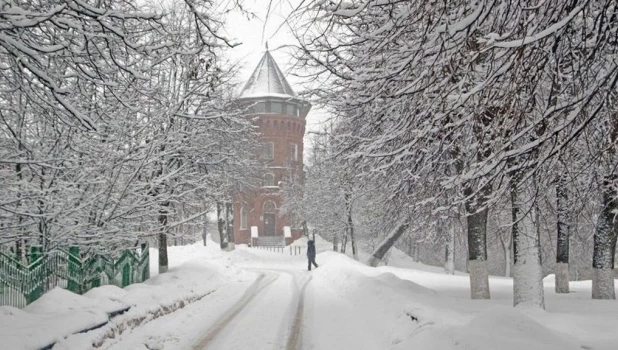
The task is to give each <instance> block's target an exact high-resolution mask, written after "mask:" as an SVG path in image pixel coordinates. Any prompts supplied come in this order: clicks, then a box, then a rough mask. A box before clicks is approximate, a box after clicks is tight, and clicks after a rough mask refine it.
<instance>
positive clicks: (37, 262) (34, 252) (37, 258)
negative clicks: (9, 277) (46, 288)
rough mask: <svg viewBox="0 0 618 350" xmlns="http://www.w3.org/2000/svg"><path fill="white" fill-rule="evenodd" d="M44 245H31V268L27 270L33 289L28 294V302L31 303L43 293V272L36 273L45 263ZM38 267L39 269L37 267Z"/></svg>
mask: <svg viewBox="0 0 618 350" xmlns="http://www.w3.org/2000/svg"><path fill="white" fill-rule="evenodd" d="M42 257H43V247H42V246H31V247H30V266H29V267H30V268H29V269H28V271H27V274H28V276H27V279H28V280H29V283H28V284H30V285H31V288H32V289H31V290H28V291H27V294H26V304H30V303H31V302H33V301H35V300H37V299H38V298H39V297H40V296H41V295H42V294H43V275H44V274H43V273H40V271H38V272H39V273H36V272H37V270H41V268H39V267H40V266H41V265H43V260H42V259H41V258H42ZM37 268H38V269H37Z"/></svg>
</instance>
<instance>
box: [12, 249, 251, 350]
mask: <svg viewBox="0 0 618 350" xmlns="http://www.w3.org/2000/svg"><path fill="white" fill-rule="evenodd" d="M209 243H211V244H210V245H209V246H208V247H204V246H203V245H201V242H200V243H196V244H194V245H190V246H181V247H170V248H169V250H168V254H169V257H170V263H171V264H170V265H171V266H170V269H169V271H168V273H165V274H161V275H159V274H158V273H157V266H156V261H157V251H156V250H155V249H152V250H151V252H150V253H151V263H152V262H155V264H154V265H151V276H153V277H152V278H150V279H149V280H147V281H146V282H144V283H137V284H133V285H130V286H127V287H125V288H124V289H122V288H118V287H116V286H111V285H106V286H102V287H98V288H94V289H92V290H90V291H88V292H87V293H85V294H84V295H83V296H80V295H77V294H74V293H71V292H69V291H67V290H64V289H61V288H56V289H54V290H52V291H50V292H49V293H46V294H45V295H43V296H42V297H41V298H40V299H38V300H37V301H35V302H33V303H32V304H30V305H28V306H27V307H26V308H24V310H19V309H16V308H12V307H0V339H2V347H3V348H6V349H39V348H41V347H44V346H47V345H49V344H52V343H54V342H57V344H56V346H54V349H87V348H92V347H93V346H98V345H100V344H102V343H104V342H105V341H107V340H108V339H109V338H115V337H117V336H118V335H119V334H121V333H123V332H124V331H127V330H130V329H132V328H134V327H136V326H138V325H141V324H144V323H147V322H149V321H151V320H153V319H155V318H157V317H160V316H162V315H165V314H168V313H171V312H174V311H176V310H178V309H180V308H183V307H184V306H186V305H187V304H190V303H192V302H195V301H197V300H200V299H201V298H203V297H205V296H207V295H209V294H210V293H212V292H213V291H215V290H217V289H218V288H220V287H221V286H224V285H226V284H229V283H247V284H248V283H250V282H252V281H253V280H255V278H256V275H255V274H254V273H252V272H247V271H244V270H241V269H239V268H238V267H236V266H235V265H234V264H233V263H232V258H231V257H230V256H229V254H227V253H224V252H221V251H220V249H219V247H218V245H216V244H214V243H213V242H212V241H211V242H209ZM129 306H130V309H129V310H128V311H127V312H125V313H123V314H121V315H118V316H116V317H114V318H113V319H111V320H110V317H109V314H115V313H117V312H118V311H120V310H126V309H127V308H128V307H129ZM97 326H101V327H100V328H98V329H96V330H92V331H90V332H87V333H82V334H74V333H76V332H82V331H84V330H88V329H92V328H94V327H97ZM67 337H68V338H67Z"/></svg>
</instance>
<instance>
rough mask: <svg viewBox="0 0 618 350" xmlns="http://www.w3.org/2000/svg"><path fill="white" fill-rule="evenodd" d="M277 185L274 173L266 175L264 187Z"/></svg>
mask: <svg viewBox="0 0 618 350" xmlns="http://www.w3.org/2000/svg"><path fill="white" fill-rule="evenodd" d="M274 185H275V175H274V174H272V173H268V174H264V183H263V184H262V186H274Z"/></svg>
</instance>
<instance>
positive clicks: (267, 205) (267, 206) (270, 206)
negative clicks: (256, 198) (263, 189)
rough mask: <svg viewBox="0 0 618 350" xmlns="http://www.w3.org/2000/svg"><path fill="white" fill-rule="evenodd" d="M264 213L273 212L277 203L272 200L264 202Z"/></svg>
mask: <svg viewBox="0 0 618 350" xmlns="http://www.w3.org/2000/svg"><path fill="white" fill-rule="evenodd" d="M262 208H263V209H264V212H265V213H274V212H275V210H276V209H277V205H276V204H275V202H273V201H266V202H264V206H263V207H262Z"/></svg>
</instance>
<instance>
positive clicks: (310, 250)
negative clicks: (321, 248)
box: [307, 240, 318, 271]
mask: <svg viewBox="0 0 618 350" xmlns="http://www.w3.org/2000/svg"><path fill="white" fill-rule="evenodd" d="M307 260H308V262H309V264H308V267H307V269H308V270H309V271H311V265H313V266H315V267H318V264H317V263H316V262H315V243H314V242H313V241H312V240H309V241H307Z"/></svg>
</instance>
